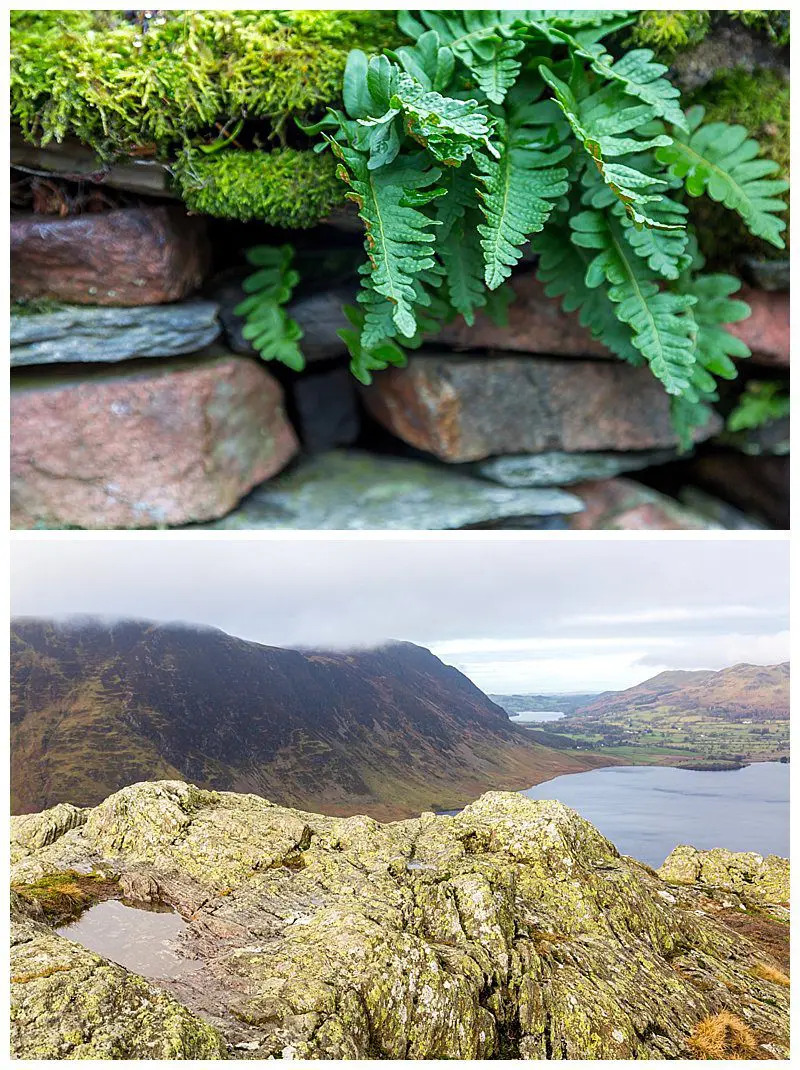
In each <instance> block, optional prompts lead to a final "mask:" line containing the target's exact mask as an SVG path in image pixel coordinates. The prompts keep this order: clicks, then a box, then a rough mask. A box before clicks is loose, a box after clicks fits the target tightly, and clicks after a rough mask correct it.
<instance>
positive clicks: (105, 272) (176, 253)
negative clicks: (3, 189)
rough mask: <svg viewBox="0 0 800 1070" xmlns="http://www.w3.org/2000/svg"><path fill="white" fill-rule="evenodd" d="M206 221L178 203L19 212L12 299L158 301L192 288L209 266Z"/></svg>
mask: <svg viewBox="0 0 800 1070" xmlns="http://www.w3.org/2000/svg"><path fill="white" fill-rule="evenodd" d="M208 262H209V247H208V243H207V238H206V231H205V222H204V220H202V219H200V218H198V217H191V216H188V215H187V214H186V212H185V211H184V210H183V209H182V208H179V207H177V206H175V207H173V206H170V207H157V208H119V209H115V210H114V211H112V212H97V213H88V214H86V215H74V216H68V217H66V218H64V219H61V218H59V217H58V216H41V215H33V214H31V215H25V216H21V217H16V218H14V219H13V220H12V222H11V298H12V300H14V301H18V300H30V299H32V298H47V299H48V300H52V301H64V302H66V303H68V304H69V303H74V304H78V305H159V304H163V303H165V302H167V301H179V300H180V299H181V298H182V297H186V296H187V294H189V293H191V292H192V291H193V290H196V289H197V287H198V286H199V285H200V284H201V283H202V281H203V278H204V276H205V274H206V271H207V269H208Z"/></svg>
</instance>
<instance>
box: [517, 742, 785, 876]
mask: <svg viewBox="0 0 800 1070" xmlns="http://www.w3.org/2000/svg"><path fill="white" fill-rule="evenodd" d="M522 794H523V795H527V796H528V797H529V798H531V799H558V800H559V801H560V802H563V803H565V804H566V805H567V806H571V807H573V808H574V809H575V810H577V811H578V812H579V813H580V814H581V815H582V816H583V817H585V818H586V820H587V821H591V823H592V824H593V825H594V826H595V827H596V828H598V829H599V830H600V832H602V833H603V835H604V836H607V837H608V839H609V840H611V842H612V843H613V844H615V846H616V847H617V848H618V850H619V851H621V852H622V853H623V854H627V855H633V857H634V858H638V859H640V860H641V861H642V862H647V863H648V864H649V865H651V866H656V867H658V866H660V865H661V863H662V862H663V861H664V859H665V858H666V857H667V855H668V854H669V853H670V851H671V850H672V849H673V847H675V846H677V844H679V843H688V844H692V845H693V846H694V847H698V848H703V849H708V848H711V847H727V848H728V849H729V850H731V851H757V852H758V853H759V854H764V855H766V854H777V855H782V856H784V857H788V854H789V766H788V765H781V764H780V763H779V762H758V763H756V764H754V765H748V766H746V767H745V768H744V769H734V770H730V771H727V772H700V771H696V770H693V769H670V768H667V767H666V766H642V765H639V766H610V767H609V768H606V769H593V770H591V772H588V773H572V774H570V775H568V776H559V777H555V779H553V780H548V781H547V782H546V783H544V784H537V785H536V787H534V788H529V789H528V790H527V791H524V792H523V793H522Z"/></svg>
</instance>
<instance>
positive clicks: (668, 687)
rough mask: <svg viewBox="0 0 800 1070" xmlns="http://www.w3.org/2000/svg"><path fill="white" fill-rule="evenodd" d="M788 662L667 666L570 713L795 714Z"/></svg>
mask: <svg viewBox="0 0 800 1070" xmlns="http://www.w3.org/2000/svg"><path fill="white" fill-rule="evenodd" d="M789 666H790V663H789V662H788V661H784V662H778V663H776V664H774V665H755V664H751V663H750V662H737V663H736V664H735V665H730V666H728V667H726V668H724V669H667V670H665V671H664V672H660V673H657V674H656V675H655V676H652V677H649V678H648V679H647V680H643V681H642V682H641V683H639V684H635V685H634V686H633V687H629V688H625V690H623V691H604V692H602V693H601V694H599V695H597V696H596V698H595V699H594V700H593V701H592V702H589V703H587V704H586V705H583V706H579V707H577V708H576V709H574V710H572V711H570V713H568V714H567V716H575V717H578V718H581V717H586V716H601V717H602V716H605V715H612V714H618V713H623V712H625V711H626V710H629V709H632V708H638V709H642V708H646V707H648V706H653V707H655V706H656V705H658V706H660V707H665V708H667V709H669V708H674V709H675V710H676V711H682V710H688V709H691V708H696V709H701V710H703V711H705V712H707V713H709V714H710V715H711V716H715V717H720V718H723V719H725V718H740V717H743V716H752V718H753V719H754V720H761V719H767V718H769V719H786V718H788V716H789Z"/></svg>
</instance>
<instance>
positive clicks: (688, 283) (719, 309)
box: [676, 275, 750, 379]
mask: <svg viewBox="0 0 800 1070" xmlns="http://www.w3.org/2000/svg"><path fill="white" fill-rule="evenodd" d="M741 285H742V284H741V281H740V280H739V279H737V278H735V277H734V276H733V275H696V276H694V277H692V278H684V279H682V280H681V281H680V282H679V283H678V285H677V286H676V289H677V290H678V291H679V292H680V293H686V294H691V295H692V296H693V297H694V298H695V299H696V302H697V303H696V304H695V306H694V318H695V322H696V323H697V341H696V346H695V352H696V354H697V360H698V362H699V363H700V364H701V365H702V367H703V368H705V369H706V370H707V371H709V372H711V373H712V374H713V375H718V376H720V378H722V379H735V378H736V375H737V368H736V365H735V364H734V363H733V358H734V357H735V358H737V359H739V360H743V359H745V358H747V357H749V356H750V350H749V348H748V347H747V345H746V344H745V343H744V342H743V341H742V340H741V338H737V337H736V335H733V334H731V333H730V331H728V330H726V328H727V326H728V324H731V323H739V322H740V321H741V320H746V319H747V318H748V317H749V315H750V306H749V305H748V304H747V302H746V301H741V300H738V299H736V298H732V297H731V294H735V293H736V292H737V290H739V289H740V288H741Z"/></svg>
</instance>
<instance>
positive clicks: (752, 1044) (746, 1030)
mask: <svg viewBox="0 0 800 1070" xmlns="http://www.w3.org/2000/svg"><path fill="white" fill-rule="evenodd" d="M689 1047H690V1048H691V1050H692V1052H693V1053H694V1057H695V1058H696V1059H756V1058H759V1057H760V1053H759V1048H758V1041H757V1040H756V1038H755V1034H754V1033H753V1031H752V1029H750V1027H749V1026H747V1025H745V1023H744V1022H743V1021H742V1020H741V1018H737V1017H736V1015H735V1014H730V1013H729V1012H728V1011H722V1012H721V1013H720V1014H714V1015H712V1016H711V1017H709V1018H704V1019H703V1020H702V1022H698V1023H697V1025H696V1026H695V1029H694V1032H693V1033H692V1035H691V1037H690V1038H689Z"/></svg>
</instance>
